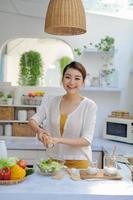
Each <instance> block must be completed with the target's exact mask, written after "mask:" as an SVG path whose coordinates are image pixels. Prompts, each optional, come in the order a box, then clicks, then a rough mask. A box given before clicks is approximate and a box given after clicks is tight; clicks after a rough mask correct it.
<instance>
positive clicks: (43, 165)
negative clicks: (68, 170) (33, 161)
mask: <svg viewBox="0 0 133 200" xmlns="http://www.w3.org/2000/svg"><path fill="white" fill-rule="evenodd" d="M63 166H64V163H63V161H56V160H52V159H48V160H40V161H39V162H37V167H38V171H39V173H40V174H42V175H44V176H54V175H55V174H56V173H57V172H59V171H60V170H61V169H62V168H63Z"/></svg>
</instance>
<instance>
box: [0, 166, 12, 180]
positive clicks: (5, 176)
mask: <svg viewBox="0 0 133 200" xmlns="http://www.w3.org/2000/svg"><path fill="white" fill-rule="evenodd" d="M10 178H11V169H10V168H9V167H3V168H2V169H1V170H0V180H10Z"/></svg>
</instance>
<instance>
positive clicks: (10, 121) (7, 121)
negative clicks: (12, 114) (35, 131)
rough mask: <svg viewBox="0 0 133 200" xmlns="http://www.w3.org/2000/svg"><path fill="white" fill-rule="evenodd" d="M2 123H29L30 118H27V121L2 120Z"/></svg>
mask: <svg viewBox="0 0 133 200" xmlns="http://www.w3.org/2000/svg"><path fill="white" fill-rule="evenodd" d="M0 123H28V120H26V121H20V120H0Z"/></svg>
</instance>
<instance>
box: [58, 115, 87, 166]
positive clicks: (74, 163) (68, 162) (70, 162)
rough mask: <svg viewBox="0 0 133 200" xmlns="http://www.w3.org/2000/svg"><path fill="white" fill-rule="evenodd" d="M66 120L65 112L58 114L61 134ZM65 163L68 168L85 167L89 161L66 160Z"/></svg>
mask: <svg viewBox="0 0 133 200" xmlns="http://www.w3.org/2000/svg"><path fill="white" fill-rule="evenodd" d="M66 120H67V115H66V114H61V115H60V134H61V136H62V135H63V132H64V126H65V123H66ZM65 165H66V166H67V167H69V168H77V169H86V168H88V167H89V165H90V163H89V161H88V160H66V161H65Z"/></svg>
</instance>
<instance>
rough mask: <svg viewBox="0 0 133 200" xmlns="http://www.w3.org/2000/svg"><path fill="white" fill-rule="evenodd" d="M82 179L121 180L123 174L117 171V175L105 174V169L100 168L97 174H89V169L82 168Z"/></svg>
mask: <svg viewBox="0 0 133 200" xmlns="http://www.w3.org/2000/svg"><path fill="white" fill-rule="evenodd" d="M80 178H81V179H105V180H121V179H122V176H121V175H120V174H119V173H117V175H115V176H107V175H104V172H103V169H100V170H99V171H98V173H97V174H94V175H93V174H89V173H88V171H87V170H80Z"/></svg>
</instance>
